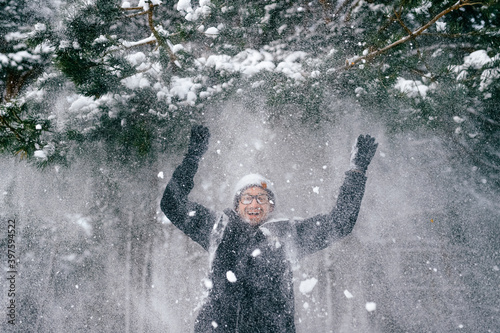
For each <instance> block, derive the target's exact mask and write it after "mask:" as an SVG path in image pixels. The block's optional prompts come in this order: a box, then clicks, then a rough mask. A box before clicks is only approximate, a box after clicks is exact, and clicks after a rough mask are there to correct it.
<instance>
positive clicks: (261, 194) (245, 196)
mask: <svg viewBox="0 0 500 333" xmlns="http://www.w3.org/2000/svg"><path fill="white" fill-rule="evenodd" d="M250 196H253V197H250ZM245 200H246V201H245ZM250 200H251V202H250V203H248V202H249V201H250ZM259 201H260V203H259ZM272 211H273V206H272V205H271V203H270V202H269V196H268V193H267V191H266V190H264V189H263V188H261V187H258V186H254V187H249V188H247V189H246V190H245V191H243V193H242V194H241V197H240V200H239V201H238V211H237V213H238V214H239V215H240V217H241V218H242V219H243V220H245V221H247V222H248V223H250V225H252V226H258V225H260V224H262V223H264V222H265V221H266V220H267V218H268V216H269V213H271V212H272Z"/></svg>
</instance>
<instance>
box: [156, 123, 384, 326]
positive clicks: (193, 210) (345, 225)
mask: <svg viewBox="0 0 500 333" xmlns="http://www.w3.org/2000/svg"><path fill="white" fill-rule="evenodd" d="M209 136H210V134H209V130H208V128H206V127H204V126H194V127H193V128H192V130H191V139H190V143H189V148H188V152H187V154H186V156H185V158H184V160H183V161H182V164H181V165H180V166H178V167H177V168H176V170H175V171H174V174H173V176H172V179H171V180H170V182H169V183H168V185H167V187H166V189H165V192H164V194H163V198H162V200H161V209H162V210H163V212H164V213H165V215H166V216H167V217H168V218H169V219H170V221H172V223H173V224H174V225H175V226H177V227H178V228H179V229H180V230H182V231H183V232H184V233H185V234H186V235H188V236H189V237H190V238H191V239H193V240H194V241H195V242H197V243H198V244H200V245H201V246H202V247H203V248H204V249H205V250H207V251H208V252H209V254H210V260H211V263H210V264H211V267H210V276H209V282H208V283H207V287H208V288H209V294H208V298H207V301H206V302H205V304H204V305H203V307H202V309H201V310H200V313H199V314H198V317H197V319H196V323H195V332H196V333H200V332H203V333H205V332H224V333H235V332H238V333H257V332H269V333H271V332H272V333H293V332H295V324H294V295H293V285H292V278H293V276H292V271H291V263H292V262H293V261H294V260H298V259H301V258H303V257H305V256H307V255H309V254H311V253H314V252H316V251H319V250H322V249H324V248H326V247H327V246H329V245H330V244H332V242H334V241H336V240H338V239H340V238H342V237H344V236H346V235H348V234H349V233H350V232H351V230H352V229H353V227H354V223H355V222H356V219H357V216H358V212H359V208H360V205H361V199H362V197H363V194H364V188H365V182H366V176H365V173H366V169H367V167H368V165H369V164H370V161H371V159H372V158H373V156H374V154H375V151H376V149H377V145H378V144H376V143H375V139H374V138H371V137H370V136H369V135H366V136H362V135H360V136H359V137H358V139H357V140H356V143H355V145H354V147H353V150H352V153H351V168H350V170H349V171H347V172H346V178H345V180H344V184H343V185H342V187H341V189H340V193H339V196H338V199H337V204H336V206H335V207H334V208H333V209H332V211H331V212H330V213H329V214H324V215H316V216H314V217H311V218H308V219H304V220H298V221H292V220H280V221H273V222H268V221H269V217H270V215H271V213H272V212H273V210H274V207H275V205H276V202H275V195H274V188H273V184H272V183H271V182H270V181H269V180H267V179H266V178H264V177H262V176H260V175H256V174H252V175H248V176H245V177H243V178H242V179H241V180H240V181H239V182H238V184H237V185H236V187H235V192H234V205H233V208H232V209H226V210H224V212H223V213H221V214H217V213H215V212H213V211H211V210H209V209H207V208H205V207H203V206H202V205H200V204H197V203H195V202H191V201H189V200H188V195H189V192H191V190H192V188H193V186H194V181H193V178H194V176H195V174H196V171H197V169H198V162H199V160H200V159H201V157H202V155H203V154H204V153H205V151H206V150H207V148H208V139H209Z"/></svg>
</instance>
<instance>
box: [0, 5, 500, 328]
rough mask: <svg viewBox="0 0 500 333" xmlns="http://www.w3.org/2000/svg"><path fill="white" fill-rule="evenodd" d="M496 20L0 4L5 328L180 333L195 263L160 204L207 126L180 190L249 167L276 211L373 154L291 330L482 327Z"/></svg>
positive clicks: (496, 156) (218, 184) (499, 88)
mask: <svg viewBox="0 0 500 333" xmlns="http://www.w3.org/2000/svg"><path fill="white" fill-rule="evenodd" d="M499 10H500V4H499V3H498V1H494V0H485V1H465V0H460V1H446V0H443V1H420V0H399V1H375V0H370V1H365V0H345V1H335V0H331V1H328V0H313V1H300V0H295V1H291V0H279V1H263V0H262V1H261V0H256V1H238V0H235V1H219V0H200V1H190V0H179V1H159V0H153V1H144V0H140V1H133V2H121V1H93V0H86V1H82V0H39V1H13V0H4V1H1V2H0V97H1V104H0V152H1V157H0V167H1V172H0V198H1V199H0V221H1V226H2V228H1V232H0V235H1V237H0V259H1V266H2V268H3V270H2V275H3V276H2V277H1V281H2V284H1V285H2V290H1V293H2V294H1V295H2V296H1V298H0V299H1V300H2V306H1V308H2V309H3V310H2V311H3V312H4V313H5V316H4V314H3V313H2V314H1V315H0V318H4V319H2V322H1V324H0V329H1V330H2V331H17V332H67V331H78V332H80V331H82V332H160V331H161V332H165V331H166V332H187V331H191V330H192V327H193V321H194V318H195V315H196V310H195V309H196V307H197V306H198V305H199V304H200V302H201V301H202V295H203V278H204V277H205V276H206V273H207V269H208V258H207V255H206V254H205V253H203V251H202V249H201V248H200V247H199V246H198V245H196V244H195V243H194V242H192V241H191V240H190V239H188V238H187V237H186V236H184V235H183V234H182V233H181V232H180V231H178V230H177V229H176V228H175V227H174V226H173V225H172V224H171V223H170V222H169V221H168V220H166V218H165V217H164V215H163V213H161V212H160V211H159V199H160V197H161V194H162V191H163V189H164V187H165V185H166V182H167V181H168V179H169V177H170V175H171V173H172V172H173V169H174V168H175V166H176V165H178V164H179V163H180V161H181V160H182V157H183V155H184V153H185V151H186V148H187V142H188V139H189V131H190V127H191V125H193V124H205V125H207V126H208V127H209V128H210V129H211V132H212V137H211V143H210V148H209V152H208V153H207V154H206V156H205V158H204V160H203V161H202V163H201V165H200V170H199V173H198V175H197V177H196V179H195V181H196V187H195V190H194V191H193V193H192V199H193V200H196V201H198V202H200V203H202V204H204V205H206V206H207V207H209V208H212V209H216V210H222V209H223V208H225V207H227V206H228V205H230V203H231V197H230V195H231V192H232V191H231V189H232V186H233V184H234V183H235V182H236V181H237V180H238V179H239V178H240V177H241V176H243V175H244V174H246V173H248V172H260V173H262V174H265V175H266V176H267V177H269V178H271V179H272V180H273V181H274V182H275V188H276V189H277V217H280V216H286V217H307V216H310V215H312V214H316V213H319V212H326V211H328V210H329V209H331V207H332V205H333V204H334V202H335V198H336V194H337V191H338V188H339V186H340V185H341V183H342V180H343V173H344V172H345V171H346V170H347V169H348V167H349V152H350V148H351V145H352V143H353V142H354V139H355V138H356V137H357V135H359V134H365V133H369V134H371V135H373V136H375V137H376V138H377V141H378V142H379V143H380V145H379V149H378V153H377V155H376V156H375V158H374V160H373V162H372V165H371V166H370V169H369V171H368V183H367V190H366V194H365V198H364V201H363V205H362V210H361V213H360V216H359V219H358V223H357V225H356V227H355V229H354V231H353V233H352V235H351V236H349V237H348V238H346V239H345V240H342V241H340V242H338V243H336V244H335V245H334V246H332V247H330V248H329V249H326V250H324V251H322V252H320V253H318V254H316V255H314V256H312V257H310V258H307V259H306V261H305V262H304V263H302V265H301V266H299V267H296V268H295V282H296V283H295V284H296V296H297V297H296V298H297V299H296V309H297V315H296V318H297V327H298V331H299V332H306V331H314V332H384V333H385V332H403V331H404V332H423V331H426V332H456V331H464V332H494V331H495V330H496V329H498V327H500V315H499V312H500V304H499V299H500V292H499V291H500V269H499V266H500V254H499V251H500V232H499V230H500V229H499V221H500V204H499V202H500V201H499V200H498V199H499V195H498V194H499V191H500V181H499V169H500V131H499V128H500V112H499V111H498V103H499V101H500V81H499V77H500V48H499V46H500V17H499V13H500V12H499ZM14 220H15V233H12V232H11V230H12V227H11V228H10V229H9V227H8V224H9V222H8V221H14ZM14 234H15V235H14ZM9 245H15V251H14V252H9V251H8V250H9V249H10V248H9ZM11 255H12V256H11ZM11 259H13V260H15V265H14V268H15V269H16V272H17V273H16V278H15V296H12V297H11V296H10V293H9V288H11V284H9V283H6V281H8V280H7V277H8V272H9V271H11V270H12V267H10V266H9V263H10V261H9V260H11ZM12 299H14V300H15V304H16V307H15V324H14V325H13V324H10V323H9V322H8V320H9V316H8V314H9V312H8V309H7V305H8V304H9V302H10V301H11V300H12Z"/></svg>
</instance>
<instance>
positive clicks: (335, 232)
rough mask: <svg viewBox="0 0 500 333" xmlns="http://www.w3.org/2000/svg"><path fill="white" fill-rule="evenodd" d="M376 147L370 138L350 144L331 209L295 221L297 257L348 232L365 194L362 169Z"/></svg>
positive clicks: (311, 251) (352, 225)
mask: <svg viewBox="0 0 500 333" xmlns="http://www.w3.org/2000/svg"><path fill="white" fill-rule="evenodd" d="M377 146H378V144H376V143H375V139H374V138H372V137H370V136H369V135H366V136H362V135H360V136H359V137H358V138H357V139H356V142H355V143H354V146H353V149H352V152H351V161H350V167H351V169H350V170H349V171H347V172H346V177H345V180H344V184H343V185H342V187H341V188H340V192H339V195H338V198H337V204H336V205H335V207H334V208H333V209H332V210H331V212H330V213H329V214H324V215H316V216H314V217H311V218H309V219H305V220H300V221H296V223H295V229H296V237H295V238H296V246H297V249H298V252H299V256H300V257H303V256H306V255H308V254H311V253H314V252H316V251H319V250H322V249H324V248H326V247H327V246H329V245H330V244H331V243H332V242H334V241H335V240H338V239H340V238H342V237H345V236H347V235H348V234H349V233H350V232H351V231H352V229H353V228H354V224H355V223H356V220H357V218H358V213H359V209H360V207H361V200H362V199H363V194H364V193H365V184H366V176H365V173H366V169H367V168H368V165H369V164H370V161H371V160H372V158H373V156H374V155H375V151H376V150H377Z"/></svg>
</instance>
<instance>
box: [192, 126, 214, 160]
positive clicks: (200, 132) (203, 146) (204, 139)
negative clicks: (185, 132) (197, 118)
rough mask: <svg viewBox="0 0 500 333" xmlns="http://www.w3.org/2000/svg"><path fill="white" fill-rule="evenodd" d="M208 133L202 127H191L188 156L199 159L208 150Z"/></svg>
mask: <svg viewBox="0 0 500 333" xmlns="http://www.w3.org/2000/svg"><path fill="white" fill-rule="evenodd" d="M209 138H210V131H209V130H208V127H205V126H203V125H194V126H193V127H191V138H190V139H189V148H188V155H190V156H193V157H201V156H202V155H203V154H204V153H205V152H206V151H207V149H208V139H209Z"/></svg>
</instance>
